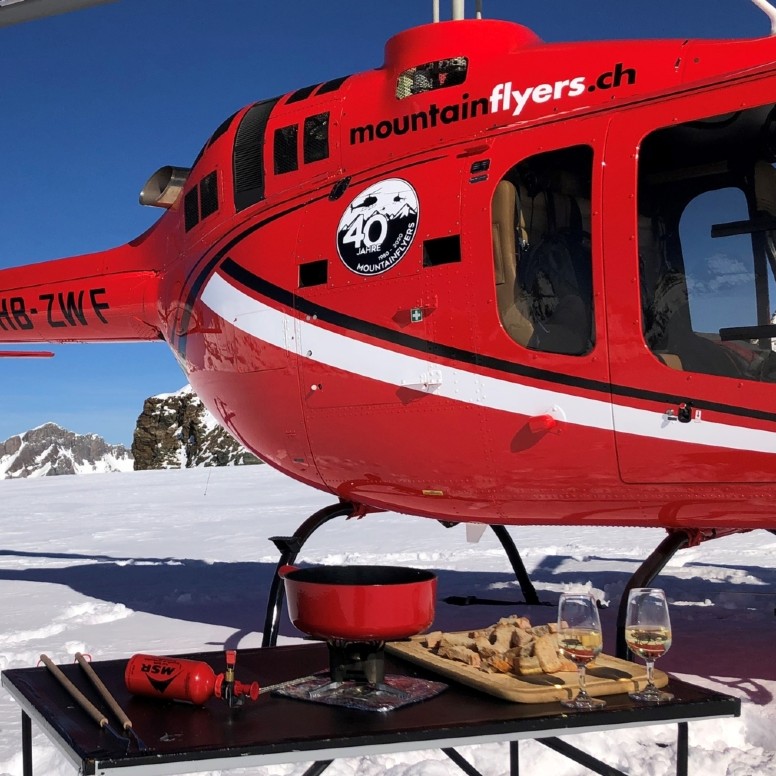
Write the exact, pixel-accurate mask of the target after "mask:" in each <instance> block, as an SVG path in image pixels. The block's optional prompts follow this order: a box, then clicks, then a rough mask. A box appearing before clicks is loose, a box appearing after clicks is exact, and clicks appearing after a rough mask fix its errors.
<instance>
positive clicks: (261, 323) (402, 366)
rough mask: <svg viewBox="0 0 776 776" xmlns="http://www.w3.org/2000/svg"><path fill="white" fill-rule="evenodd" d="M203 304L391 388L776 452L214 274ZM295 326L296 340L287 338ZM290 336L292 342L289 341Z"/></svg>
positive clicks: (756, 440)
mask: <svg viewBox="0 0 776 776" xmlns="http://www.w3.org/2000/svg"><path fill="white" fill-rule="evenodd" d="M202 301H203V302H204V303H205V304H206V305H207V306H208V307H209V308H210V309H211V310H212V311H213V312H214V313H216V314H217V315H219V316H220V317H221V318H223V319H224V320H225V321H228V322H229V323H231V324H232V325H233V326H235V327H237V328H238V329H240V330H241V331H244V332H246V333H247V334H250V335H251V336H253V337H256V339H259V340H262V341H263V342H266V343H267V344H269V345H273V346H274V347H277V348H281V349H283V350H288V351H291V352H295V353H296V354H297V355H299V356H300V357H301V358H309V359H310V360H312V361H315V362H317V363H320V364H325V365H327V366H330V367H333V368H335V369H341V370H343V371H345V372H350V373H352V374H355V375H359V376H361V377H368V378H370V379H372V380H379V381H380V382H383V383H387V384H389V385H395V386H397V387H408V388H416V389H418V390H421V391H423V390H424V388H423V385H424V384H425V385H427V388H425V392H428V393H433V394H434V395H435V396H440V397H444V398H447V399H452V400H453V401H460V402H464V403H466V404H475V405H479V406H483V407H489V408H491V409H495V410H502V411H504V412H510V413H513V414H519V415H525V416H529V417H531V416H536V415H545V414H552V415H554V416H556V417H557V418H558V419H561V418H563V419H565V421H566V422H568V423H573V424H576V425H579V426H587V427H590V428H597V429H602V430H605V431H613V430H614V425H613V419H612V411H613V408H614V412H615V413H616V415H617V430H618V432H622V433H627V434H635V435H637V436H648V437H654V438H657V439H665V440H669V441H675V442H682V443H693V444H699V445H713V446H715V447H727V448H733V449H736V450H755V451H760V452H766V453H776V434H772V433H770V432H768V431H761V430H758V429H749V428H742V427H740V426H732V425H727V424H723V423H710V422H708V421H706V420H704V421H702V422H698V423H696V422H691V423H678V422H677V421H669V420H667V418H666V416H665V415H663V414H662V413H661V414H658V413H657V412H654V411H651V410H641V409H637V408H635V407H622V406H619V405H612V404H610V402H608V401H602V400H599V399H588V398H585V397H582V396H574V395H573V394H570V393H564V392H561V391H558V390H557V389H555V390H548V389H544V388H535V387H532V386H528V385H524V384H522V383H519V382H510V381H509V380H503V379H499V378H497V377H488V376H486V375H481V374H477V373H476V372H470V371H467V370H465V369H461V368H459V367H452V366H447V365H446V364H442V363H438V362H435V361H432V360H430V359H428V360H427V359H423V358H418V357H417V356H411V355H406V354H404V353H398V352H396V351H394V350H390V349H388V348H386V347H383V346H381V345H374V344H370V343H367V342H363V341H361V340H357V339H355V338H353V337H350V336H346V335H344V334H338V333H336V332H333V331H329V330H328V329H324V328H322V327H321V326H319V325H317V324H315V323H313V322H311V321H310V320H298V319H294V318H293V316H290V315H287V314H286V313H283V312H281V311H279V310H276V309H274V308H272V307H269V306H268V305H265V304H263V303H262V302H260V301H258V300H257V299H254V298H253V297H250V296H248V295H247V294H245V293H243V292H242V291H240V290H239V289H238V288H236V287H235V286H233V285H232V284H231V283H229V282H228V281H227V280H226V279H225V278H223V277H222V276H221V275H218V274H215V275H213V277H211V278H210V280H209V281H208V284H207V286H206V287H205V289H204V291H203V293H202ZM291 331H294V332H295V337H294V338H292V337H290V336H289V332H291ZM294 340H295V342H296V344H295V345H294Z"/></svg>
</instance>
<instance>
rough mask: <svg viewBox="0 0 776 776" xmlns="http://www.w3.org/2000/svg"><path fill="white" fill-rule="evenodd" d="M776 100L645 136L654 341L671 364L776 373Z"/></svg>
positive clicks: (644, 204) (755, 377) (642, 220)
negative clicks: (775, 103) (773, 103)
mask: <svg viewBox="0 0 776 776" xmlns="http://www.w3.org/2000/svg"><path fill="white" fill-rule="evenodd" d="M775 126H776V105H772V104H766V105H761V106H754V107H752V108H747V109H745V110H739V111H736V112H734V113H725V114H720V115H715V116H710V117H707V118H703V119H700V120H694V121H687V122H683V123H681V124H672V125H669V126H661V127H655V128H653V129H652V130H650V131H649V132H648V133H646V134H645V136H644V137H643V138H642V139H641V142H640V152H639V166H638V188H637V190H638V195H637V208H638V219H639V221H638V234H639V239H638V246H639V247H638V252H639V278H640V295H641V305H640V306H641V318H642V332H643V337H644V341H645V343H646V345H647V347H648V348H649V351H650V353H651V354H652V355H653V356H654V358H655V359H656V360H657V361H658V362H660V363H661V364H662V365H663V366H665V367H666V368H670V369H673V370H677V371H681V372H686V373H698V374H704V375H711V376H715V377H724V378H732V379H736V380H741V379H744V380H752V381H759V382H776V352H774V351H776V167H775V166H774V162H776V149H775V148H774V147H773V140H772V137H773V134H774V127H775Z"/></svg>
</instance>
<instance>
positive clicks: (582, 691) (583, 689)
mask: <svg viewBox="0 0 776 776" xmlns="http://www.w3.org/2000/svg"><path fill="white" fill-rule="evenodd" d="M586 668H587V666H586V665H585V664H584V663H580V665H579V666H578V669H579V670H578V676H579V697H581V698H587V687H586V685H585V680H586V679H587V672H586V670H585V669H586Z"/></svg>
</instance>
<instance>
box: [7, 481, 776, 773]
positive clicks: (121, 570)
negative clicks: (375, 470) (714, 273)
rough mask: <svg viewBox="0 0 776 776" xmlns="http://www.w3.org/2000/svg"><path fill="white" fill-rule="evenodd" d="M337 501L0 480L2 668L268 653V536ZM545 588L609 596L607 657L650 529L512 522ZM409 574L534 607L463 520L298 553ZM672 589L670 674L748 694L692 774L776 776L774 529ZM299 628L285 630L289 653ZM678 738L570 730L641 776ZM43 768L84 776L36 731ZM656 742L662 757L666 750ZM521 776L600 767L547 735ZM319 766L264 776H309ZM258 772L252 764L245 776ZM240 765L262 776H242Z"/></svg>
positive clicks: (461, 614) (401, 760)
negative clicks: (562, 749) (573, 758)
mask: <svg viewBox="0 0 776 776" xmlns="http://www.w3.org/2000/svg"><path fill="white" fill-rule="evenodd" d="M330 501H331V499H329V498H327V497H326V496H325V495H324V494H320V493H317V492H316V491H313V490H310V489H308V488H306V487H303V486H301V485H298V484H296V483H294V482H292V481H291V480H289V479H287V478H285V477H283V476H282V475H280V474H278V473H276V472H274V471H273V470H271V469H270V468H269V467H267V466H250V467H243V468H223V469H189V470H181V471H175V470H167V471H149V472H126V473H118V474H106V475H103V476H99V477H54V478H43V479H38V480H13V481H10V480H6V481H0V503H1V504H2V517H1V518H0V520H1V521H2V523H1V524H2V540H1V541H0V579H1V580H2V588H0V589H2V597H1V598H0V669H3V670H4V669H7V668H18V667H27V666H33V665H35V664H36V663H37V661H38V657H39V655H40V654H41V653H46V654H48V655H49V656H50V657H52V658H53V659H54V660H55V661H56V662H60V663H64V662H71V661H72V659H73V654H74V653H75V652H77V651H83V652H88V653H90V654H91V655H93V656H94V658H95V659H110V658H121V657H128V656H130V655H132V654H134V653H136V652H140V651H144V652H151V653H157V654H173V653H180V652H187V651H193V650H202V649H208V650H214V649H221V648H224V647H230V648H231V647H254V646H260V643H261V634H260V630H261V628H262V625H263V621H264V606H265V596H266V590H267V588H268V585H269V580H270V579H271V575H272V572H273V570H274V564H275V562H276V560H277V551H276V550H275V548H274V545H272V543H271V542H270V541H269V539H268V537H270V536H273V535H277V534H288V533H292V532H293V531H294V529H295V528H296V527H297V526H298V525H299V523H301V521H302V520H303V519H304V518H306V517H307V516H308V515H309V514H311V513H312V512H313V511H315V510H316V509H318V508H320V507H321V506H324V505H325V504H327V503H329V502H330ZM510 531H511V533H512V536H513V537H514V539H515V541H516V543H517V545H518V546H519V548H520V549H521V552H522V554H523V558H524V560H525V562H526V565H527V567H528V570H529V572H530V573H531V576H532V578H533V580H534V582H535V583H536V586H537V589H538V590H539V593H540V596H541V597H542V598H543V599H544V600H546V601H550V602H552V603H555V602H556V601H557V598H558V595H559V593H560V592H561V591H563V590H569V589H577V588H579V589H586V588H589V589H591V590H594V591H595V592H596V593H597V595H598V596H599V597H600V598H602V599H603V600H604V601H606V602H609V603H610V604H611V606H610V608H609V609H607V610H605V612H604V615H603V619H604V627H605V631H606V634H605V638H606V642H605V649H606V651H608V652H613V651H614V621H615V619H616V607H617V602H618V600H619V597H620V593H621V591H622V588H623V586H624V585H625V582H626V580H627V578H628V577H629V575H630V574H631V573H632V572H633V570H634V569H635V568H636V567H637V566H638V564H639V562H640V561H641V560H642V559H643V558H644V557H645V556H646V555H647V554H648V553H649V552H650V551H651V550H652V549H653V548H654V547H655V546H656V544H657V543H658V542H659V541H660V539H661V538H662V536H663V533H662V531H659V530H648V529H595V528H588V529H558V528H545V527H528V528H512V529H510ZM302 559H303V560H304V561H309V562H315V563H369V562H377V563H381V564H386V563H387V564H398V565H411V566H415V567H422V568H430V569H433V570H436V571H437V572H439V598H440V601H441V599H442V598H444V597H446V596H449V595H469V594H477V595H481V596H487V597H489V598H503V599H505V600H507V601H509V600H519V598H520V593H519V589H518V588H517V585H516V583H515V582H514V581H513V578H512V575H511V573H510V568H509V565H508V562H507V559H506V557H505V555H504V553H503V551H502V550H501V547H500V545H499V544H498V542H497V540H496V539H495V537H494V536H493V534H492V532H490V531H488V532H486V533H485V535H484V536H483V538H482V539H481V541H480V542H479V543H478V544H468V543H467V542H466V540H465V533H464V530H463V528H462V527H460V526H459V527H456V528H452V529H446V528H443V527H442V526H441V525H440V524H438V523H437V522H435V521H431V520H422V519H419V518H408V517H404V516H400V515H394V514H384V515H370V516H368V517H366V518H364V519H362V520H348V521H346V520H344V519H341V520H335V521H332V522H331V523H329V524H327V525H326V526H325V527H324V528H322V529H321V530H320V531H319V532H317V533H316V534H315V535H314V536H313V538H312V539H311V541H310V542H309V544H308V545H307V546H306V548H305V551H304V553H303V557H302V558H300V560H302ZM658 584H659V585H660V586H662V587H664V588H665V589H666V591H667V594H668V597H669V601H670V603H671V615H672V619H673V625H674V645H673V647H672V648H671V650H670V652H669V653H668V654H667V655H666V656H665V658H663V659H662V660H661V661H660V662H659V664H658V665H659V667H660V668H662V669H664V670H667V671H669V672H670V673H673V674H675V675H677V676H679V677H680V678H684V679H687V680H689V681H693V682H696V683H698V684H702V685H705V686H709V687H715V688H718V689H720V690H723V691H725V692H729V693H730V694H733V695H736V696H738V697H740V698H741V699H742V702H743V707H742V709H743V710H742V715H741V717H740V718H739V719H729V720H717V721H715V720H710V721H705V722H697V723H692V724H691V725H690V773H691V774H695V775H696V776H701V775H702V776H750V775H751V774H755V773H757V774H762V776H776V701H775V700H774V693H775V692H776V616H775V609H776V536H773V535H771V534H769V533H766V532H763V531H759V532H755V533H751V534H747V535H743V536H736V537H731V538H727V539H721V540H718V541H715V542H711V543H709V544H706V545H703V546H701V547H698V548H694V549H690V550H685V551H682V552H681V553H679V554H678V556H677V557H676V558H675V559H674V560H673V561H672V562H671V563H670V564H669V565H668V566H667V568H666V569H665V570H664V572H663V573H662V575H661V576H660V577H659V578H658ZM513 612H519V613H521V614H527V615H528V616H529V617H530V618H531V619H532V621H534V622H541V621H549V620H551V619H553V617H554V609H552V608H546V609H544V608H542V609H536V608H534V609H533V610H532V609H531V608H530V607H524V606H519V605H509V604H507V605H505V606H504V607H498V606H469V607H455V606H451V605H449V604H445V603H441V602H440V603H439V604H438V607H437V620H436V622H435V627H441V628H446V629H452V628H456V627H462V628H468V627H476V626H480V625H487V624H490V623H491V622H495V620H496V619H498V617H500V616H503V615H505V614H509V613H513ZM298 636H299V634H298V633H296V632H295V631H294V630H293V628H292V627H291V626H290V625H289V624H288V623H287V622H284V624H283V626H282V627H281V639H280V642H281V643H283V642H285V641H288V640H289V639H293V638H297V637H298ZM675 730H676V728H675V726H657V727H649V728H641V729H636V730H631V731H620V732H616V733H606V734H603V733H601V734H589V735H586V736H583V737H571V739H570V740H571V742H572V743H575V744H577V745H579V746H580V747H582V748H584V749H586V750H587V751H589V752H591V753H593V754H594V755H596V756H599V757H601V758H603V759H605V760H606V761H607V762H609V763H611V764H612V765H614V766H615V767H618V768H620V769H622V770H624V771H626V772H628V773H630V774H633V775H634V776H659V775H661V774H668V773H673V770H672V762H673V756H674V746H675ZM33 735H34V738H33V754H34V760H35V773H36V774H45V775H46V776H66V775H67V776H70V775H71V774H72V773H73V768H72V766H70V765H69V764H68V763H67V762H66V761H65V760H64V758H63V757H62V756H61V755H60V754H59V752H58V751H57V750H56V749H55V748H54V747H53V746H51V745H50V744H49V743H48V741H47V740H46V738H45V737H44V736H43V735H42V734H40V733H39V732H38V731H37V730H36V729H35V727H33ZM20 736H21V734H20V720H19V710H18V707H17V706H16V704H15V702H14V701H13V700H12V699H11V698H10V696H9V695H8V694H7V693H6V692H4V691H2V692H0V776H21V773H22V764H21V755H20V752H19V749H20ZM656 742H657V743H660V744H661V746H656V745H655V743H656ZM462 751H463V753H464V754H465V755H466V756H467V757H468V758H469V759H470V760H471V761H472V762H473V763H474V764H475V766H476V767H477V768H479V769H480V770H481V771H482V772H483V773H485V774H488V775H489V776H490V775H493V776H496V774H504V773H506V770H507V767H508V763H507V759H506V748H505V745H489V746H479V747H470V748H468V749H464V750H462ZM521 764H522V769H521V770H522V771H523V772H525V773H526V775H527V776H531V775H532V774H553V776H577V774H580V776H581V774H583V773H584V774H587V773H589V771H585V770H584V769H582V768H581V766H577V765H574V764H573V763H571V762H570V761H567V760H565V759H563V758H561V757H560V756H559V755H557V754H555V753H553V752H551V751H549V750H547V749H545V748H544V747H542V746H540V745H539V744H536V743H535V742H526V743H524V744H521ZM305 768H306V765H295V766H272V767H267V768H265V769H261V770H260V771H259V773H261V774H266V776H281V775H282V776H291V775H294V776H295V775H296V774H302V773H303V772H304V770H305ZM250 772H251V773H257V771H256V770H252V771H250ZM231 773H235V774H237V773H248V771H232V772H231ZM327 773H328V774H332V776H350V775H351V774H356V773H358V774H359V776H371V775H372V774H375V775H377V774H386V773H387V774H390V776H443V775H446V774H458V773H461V771H459V770H458V769H457V768H456V767H455V766H454V765H453V764H452V763H451V762H450V761H449V760H448V759H447V758H446V757H445V756H444V755H443V754H442V753H440V752H436V751H425V752H417V753H408V754H401V755H392V756H383V757H375V758H365V759H360V760H343V761H338V762H336V763H335V764H334V765H332V766H331V767H330V768H329V770H328V771H327Z"/></svg>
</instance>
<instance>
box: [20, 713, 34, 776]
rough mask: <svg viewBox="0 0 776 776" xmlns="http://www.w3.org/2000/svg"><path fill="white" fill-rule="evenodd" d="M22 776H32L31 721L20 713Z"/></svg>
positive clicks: (24, 714)
mask: <svg viewBox="0 0 776 776" xmlns="http://www.w3.org/2000/svg"><path fill="white" fill-rule="evenodd" d="M22 776H32V720H31V719H30V718H29V716H27V714H26V713H25V712H24V711H23V712H22Z"/></svg>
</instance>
